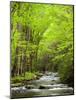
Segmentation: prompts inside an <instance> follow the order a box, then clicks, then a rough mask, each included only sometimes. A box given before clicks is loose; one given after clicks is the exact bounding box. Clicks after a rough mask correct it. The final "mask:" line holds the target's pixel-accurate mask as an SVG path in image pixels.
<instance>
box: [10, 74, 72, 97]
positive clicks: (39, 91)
mask: <svg viewBox="0 0 76 100" xmlns="http://www.w3.org/2000/svg"><path fill="white" fill-rule="evenodd" d="M73 92H74V90H73V88H72V87H68V85H67V84H62V83H61V82H60V77H59V75H58V73H57V72H46V73H45V74H44V75H42V76H41V77H40V78H39V79H37V80H32V81H31V82H30V84H28V85H26V84H25V85H24V86H19V87H11V96H12V98H20V97H25V98H27V97H29V98H30V97H41V96H59V95H72V94H73Z"/></svg>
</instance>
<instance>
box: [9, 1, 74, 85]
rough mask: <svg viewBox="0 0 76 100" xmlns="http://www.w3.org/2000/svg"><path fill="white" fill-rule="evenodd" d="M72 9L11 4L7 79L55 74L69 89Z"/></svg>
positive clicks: (70, 77)
mask: <svg viewBox="0 0 76 100" xmlns="http://www.w3.org/2000/svg"><path fill="white" fill-rule="evenodd" d="M73 9H74V8H73V6H72V5H58V4H37V3H21V2H11V73H12V74H11V75H12V77H13V78H14V79H15V78H16V77H17V76H18V77H24V78H25V75H27V76H28V75H29V76H31V77H30V78H29V77H28V78H29V79H31V78H32V77H33V78H35V77H34V76H35V75H34V73H36V72H42V73H45V71H53V72H54V71H55V72H58V73H59V75H60V78H61V81H62V82H63V83H68V84H69V85H71V86H73V81H74V80H73V79H74V66H73V62H74V61H73V60H74V59H73V49H74V45H73V42H74V41H73V38H74V37H73V35H74V33H73V31H74V30H73V24H74V22H73Z"/></svg>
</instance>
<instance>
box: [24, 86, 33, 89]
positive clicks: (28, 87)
mask: <svg viewBox="0 0 76 100" xmlns="http://www.w3.org/2000/svg"><path fill="white" fill-rule="evenodd" d="M26 88H27V89H34V88H35V86H34V85H27V86H26Z"/></svg>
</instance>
